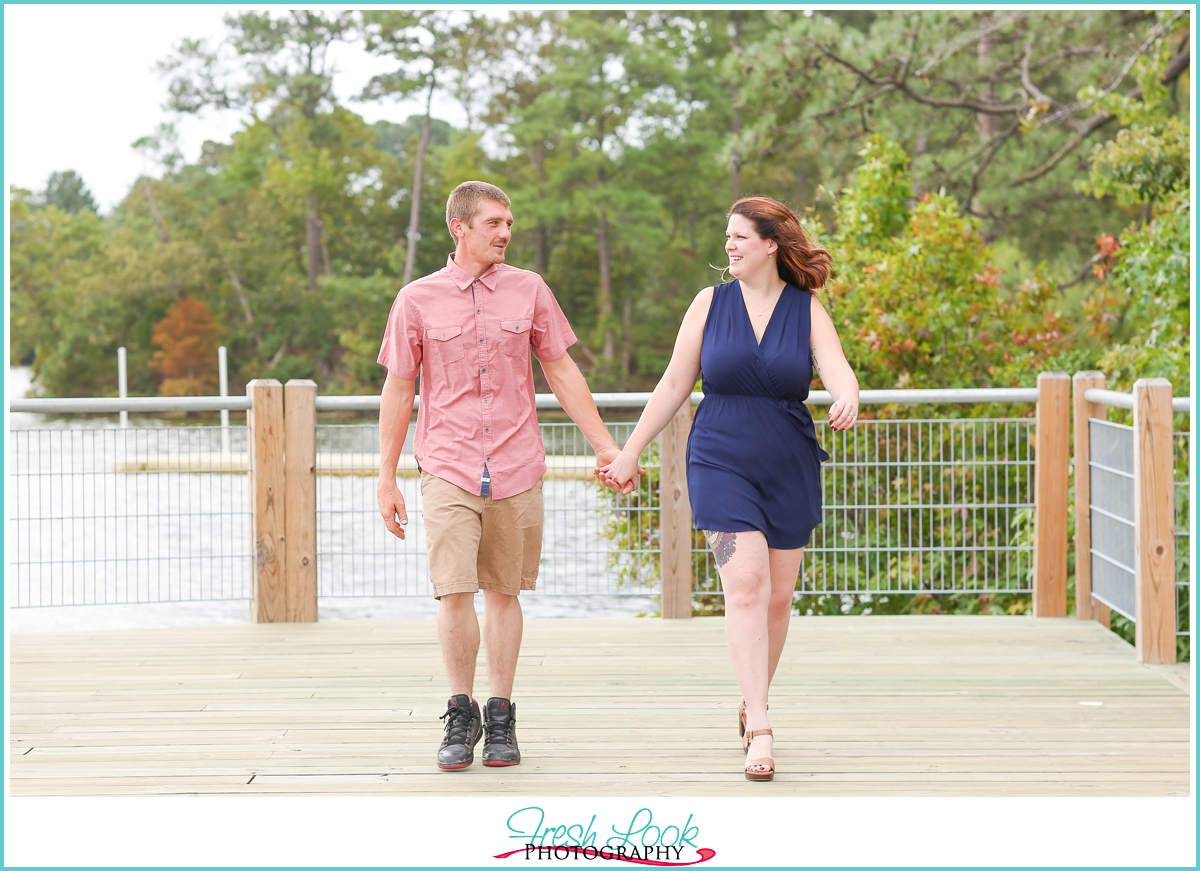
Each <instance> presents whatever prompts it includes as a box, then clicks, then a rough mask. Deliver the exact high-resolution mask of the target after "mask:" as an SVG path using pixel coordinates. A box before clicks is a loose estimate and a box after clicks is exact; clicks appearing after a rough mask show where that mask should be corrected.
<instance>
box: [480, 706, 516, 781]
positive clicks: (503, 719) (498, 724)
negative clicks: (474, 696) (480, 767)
mask: <svg viewBox="0 0 1200 871" xmlns="http://www.w3.org/2000/svg"><path fill="white" fill-rule="evenodd" d="M484 728H485V729H486V731H487V739H486V740H485V741H484V742H483V764H484V765H489V766H494V767H499V766H502V765H517V764H519V763H520V761H521V751H520V750H519V749H517V706H516V705H514V704H513V703H512V702H510V701H509V700H508V699H499V698H494V697H493V698H490V699H488V700H487V720H486V722H485V723H484Z"/></svg>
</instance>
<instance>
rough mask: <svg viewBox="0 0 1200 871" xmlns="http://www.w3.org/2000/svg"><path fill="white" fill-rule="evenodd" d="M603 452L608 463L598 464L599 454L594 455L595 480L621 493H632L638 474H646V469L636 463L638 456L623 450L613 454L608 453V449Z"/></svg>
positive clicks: (599, 461)
mask: <svg viewBox="0 0 1200 871" xmlns="http://www.w3.org/2000/svg"><path fill="white" fill-rule="evenodd" d="M614 450H615V449H614ZM604 454H605V457H604V458H605V459H608V463H607V464H605V465H603V466H601V465H600V463H601V455H600V454H597V455H596V478H597V480H599V481H600V482H601V483H602V484H604V485H605V486H606V487H608V489H610V490H612V491H614V492H616V493H620V494H622V495H627V494H629V493H632V492H633V488H634V487H636V486H637V477H638V475H644V474H646V470H645V469H643V468H642V467H641V466H640V465H638V458H637V457H634V456H631V455H630V454H628V453H626V452H625V451H620V452H619V453H616V454H615V455H610V454H609V452H608V451H605V452H604Z"/></svg>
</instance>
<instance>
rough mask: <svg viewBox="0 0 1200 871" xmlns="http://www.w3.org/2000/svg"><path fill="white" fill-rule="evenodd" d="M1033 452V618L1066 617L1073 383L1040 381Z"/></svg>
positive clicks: (1060, 376)
mask: <svg viewBox="0 0 1200 871" xmlns="http://www.w3.org/2000/svg"><path fill="white" fill-rule="evenodd" d="M1037 383H1038V401H1037V446H1036V449H1035V452H1034V461H1035V466H1034V484H1033V488H1034V497H1033V499H1034V514H1033V615H1034V616H1035V617H1065V616H1067V511H1068V508H1069V504H1068V500H1067V493H1068V487H1069V484H1070V464H1071V435H1070V434H1071V379H1070V378H1069V377H1068V376H1067V374H1066V373H1065V372H1042V373H1041V374H1039V375H1038V380H1037Z"/></svg>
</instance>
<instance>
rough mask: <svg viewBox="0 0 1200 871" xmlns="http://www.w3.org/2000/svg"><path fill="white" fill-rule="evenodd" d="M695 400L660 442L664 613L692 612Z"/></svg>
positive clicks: (674, 615) (678, 615)
mask: <svg viewBox="0 0 1200 871" xmlns="http://www.w3.org/2000/svg"><path fill="white" fill-rule="evenodd" d="M691 428H692V404H691V400H690V399H689V400H688V401H686V402H684V403H683V405H682V406H681V407H680V409H679V411H677V412H675V416H674V417H673V418H671V422H670V423H668V424H667V428H666V429H664V430H663V433H662V437H661V441H660V443H659V452H658V453H659V459H660V461H661V464H662V465H661V472H660V475H659V491H658V498H659V503H658V504H659V507H660V508H661V510H662V517H661V518H660V519H661V523H662V529H661V533H662V553H661V573H662V615H663V617H665V618H668V619H671V618H680V619H686V618H690V617H691V616H692V506H691V503H690V502H688V492H687V439H688V433H689V432H690V431H691Z"/></svg>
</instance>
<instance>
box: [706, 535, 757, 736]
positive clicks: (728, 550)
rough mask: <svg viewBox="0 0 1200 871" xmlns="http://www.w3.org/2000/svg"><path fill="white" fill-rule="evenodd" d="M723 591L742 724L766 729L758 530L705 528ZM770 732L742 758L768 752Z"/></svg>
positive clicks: (750, 728)
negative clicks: (743, 705) (743, 710)
mask: <svg viewBox="0 0 1200 871" xmlns="http://www.w3.org/2000/svg"><path fill="white" fill-rule="evenodd" d="M705 535H706V536H707V538H708V544H709V547H711V548H712V550H713V556H714V557H715V558H716V561H717V571H718V572H719V574H720V576H721V588H722V589H723V590H724V591H725V640H726V642H727V643H728V645H729V658H730V659H731V660H732V661H733V674H734V677H736V678H737V682H738V686H739V687H740V688H741V690H742V696H743V697H744V698H745V700H746V728H747V729H748V730H751V731H753V730H757V729H766V728H769V726H770V724H769V723H768V721H767V684H768V667H769V660H770V655H769V647H768V641H767V639H768V629H767V613H768V607H769V603H770V599H771V569H770V556H769V553H768V551H767V539H766V536H764V535H763V534H762V533H761V532H706V533H705ZM773 746H774V745H773V744H772V742H771V736H770V735H760V736H759V737H757V738H755V739H754V740H753V741H752V742H751V744H750V751H749V753H747V754H746V758H747V759H755V758H760V757H764V756H771V755H772V752H773Z"/></svg>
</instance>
